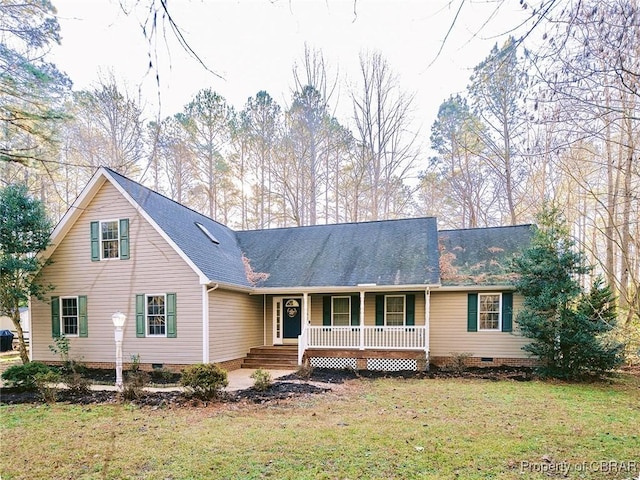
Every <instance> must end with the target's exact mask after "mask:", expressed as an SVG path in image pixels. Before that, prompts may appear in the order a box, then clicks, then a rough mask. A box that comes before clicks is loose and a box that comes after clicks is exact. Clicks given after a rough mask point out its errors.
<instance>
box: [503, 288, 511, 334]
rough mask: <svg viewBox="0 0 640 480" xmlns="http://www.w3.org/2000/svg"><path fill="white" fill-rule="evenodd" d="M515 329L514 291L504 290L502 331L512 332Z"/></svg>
mask: <svg viewBox="0 0 640 480" xmlns="http://www.w3.org/2000/svg"><path fill="white" fill-rule="evenodd" d="M512 330H513V293H512V292H504V293H503V294H502V331H503V332H511V331H512Z"/></svg>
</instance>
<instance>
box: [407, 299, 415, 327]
mask: <svg viewBox="0 0 640 480" xmlns="http://www.w3.org/2000/svg"><path fill="white" fill-rule="evenodd" d="M415 324H416V296H415V295H414V294H410V295H407V325H415Z"/></svg>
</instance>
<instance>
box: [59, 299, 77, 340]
mask: <svg viewBox="0 0 640 480" xmlns="http://www.w3.org/2000/svg"><path fill="white" fill-rule="evenodd" d="M60 319H61V321H62V324H61V326H62V329H61V330H62V334H63V335H65V336H69V337H76V336H78V297H62V298H61V299H60Z"/></svg>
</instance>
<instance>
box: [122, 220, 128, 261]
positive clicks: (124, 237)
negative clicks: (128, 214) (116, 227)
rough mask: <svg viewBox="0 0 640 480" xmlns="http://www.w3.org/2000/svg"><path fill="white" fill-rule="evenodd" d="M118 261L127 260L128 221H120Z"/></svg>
mask: <svg viewBox="0 0 640 480" xmlns="http://www.w3.org/2000/svg"><path fill="white" fill-rule="evenodd" d="M120 260H129V219H128V218H121V219H120Z"/></svg>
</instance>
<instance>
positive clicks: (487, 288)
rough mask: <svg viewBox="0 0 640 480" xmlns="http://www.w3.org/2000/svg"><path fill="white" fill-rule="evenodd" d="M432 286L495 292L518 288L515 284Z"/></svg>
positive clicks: (445, 289)
mask: <svg viewBox="0 0 640 480" xmlns="http://www.w3.org/2000/svg"><path fill="white" fill-rule="evenodd" d="M432 288H437V289H438V291H439V292H495V291H496V290H500V291H503V292H513V291H515V289H516V287H514V286H513V285H450V286H445V287H442V286H437V287H432Z"/></svg>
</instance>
